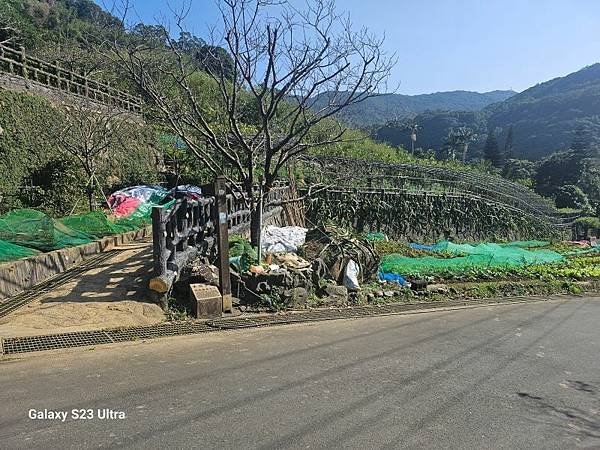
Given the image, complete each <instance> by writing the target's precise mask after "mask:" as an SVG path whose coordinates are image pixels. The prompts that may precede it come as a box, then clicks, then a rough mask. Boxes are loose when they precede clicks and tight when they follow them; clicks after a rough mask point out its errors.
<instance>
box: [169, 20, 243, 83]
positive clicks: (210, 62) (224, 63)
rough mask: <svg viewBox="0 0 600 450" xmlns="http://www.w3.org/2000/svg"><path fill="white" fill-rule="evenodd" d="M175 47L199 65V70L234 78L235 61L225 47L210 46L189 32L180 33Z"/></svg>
mask: <svg viewBox="0 0 600 450" xmlns="http://www.w3.org/2000/svg"><path fill="white" fill-rule="evenodd" d="M174 45H175V47H177V49H178V50H179V51H181V52H182V53H183V54H186V55H187V56H189V57H190V58H192V60H193V61H194V62H195V63H196V64H197V67H198V69H200V70H204V71H205V72H212V73H217V72H220V71H223V75H224V77H225V78H227V79H231V78H232V77H233V59H232V58H231V56H230V55H229V53H227V51H226V50H225V49H224V48H223V47H219V46H216V45H208V44H207V43H206V42H205V41H204V40H203V39H201V38H199V37H197V36H194V35H193V34H192V33H190V32H188V31H182V32H181V33H179V39H178V40H177V42H175V43H174Z"/></svg>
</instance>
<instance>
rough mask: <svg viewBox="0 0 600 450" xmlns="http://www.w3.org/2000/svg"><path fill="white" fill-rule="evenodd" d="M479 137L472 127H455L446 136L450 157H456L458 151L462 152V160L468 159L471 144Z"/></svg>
mask: <svg viewBox="0 0 600 450" xmlns="http://www.w3.org/2000/svg"><path fill="white" fill-rule="evenodd" d="M476 137H477V135H476V134H475V133H474V132H473V130H472V129H470V128H467V127H459V128H453V129H451V130H450V132H449V133H448V136H447V138H446V146H447V147H448V149H449V154H448V157H449V159H456V153H457V152H460V153H461V154H462V161H463V162H466V161H467V152H468V151H469V144H470V143H471V142H472V141H473V140H474V139H475V138H476Z"/></svg>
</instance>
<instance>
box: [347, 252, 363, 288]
mask: <svg viewBox="0 0 600 450" xmlns="http://www.w3.org/2000/svg"><path fill="white" fill-rule="evenodd" d="M359 274H360V266H359V265H358V263H357V262H356V261H354V260H353V259H351V260H350V261H348V264H346V270H345V271H344V286H346V287H347V288H348V289H349V290H351V291H358V290H360V284H359V283H358V275H359Z"/></svg>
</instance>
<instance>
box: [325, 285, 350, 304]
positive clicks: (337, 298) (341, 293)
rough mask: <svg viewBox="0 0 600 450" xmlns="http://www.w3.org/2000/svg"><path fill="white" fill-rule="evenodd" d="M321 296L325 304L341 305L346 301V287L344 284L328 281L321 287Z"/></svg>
mask: <svg viewBox="0 0 600 450" xmlns="http://www.w3.org/2000/svg"><path fill="white" fill-rule="evenodd" d="M321 297H322V299H323V301H324V303H326V304H327V303H330V304H335V305H343V304H345V303H347V302H348V289H347V288H346V286H338V285H337V284H334V283H328V284H326V285H325V286H324V287H323V288H322V289H321Z"/></svg>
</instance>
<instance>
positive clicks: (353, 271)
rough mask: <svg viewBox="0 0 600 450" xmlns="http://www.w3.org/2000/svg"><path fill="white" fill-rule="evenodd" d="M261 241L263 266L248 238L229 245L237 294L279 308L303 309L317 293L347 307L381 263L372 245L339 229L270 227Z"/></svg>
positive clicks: (236, 240) (251, 301)
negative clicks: (353, 293) (351, 296)
mask: <svg viewBox="0 0 600 450" xmlns="http://www.w3.org/2000/svg"><path fill="white" fill-rule="evenodd" d="M261 243H262V245H261V247H262V248H261V250H262V254H263V256H264V261H261V262H260V263H259V261H258V258H257V252H256V250H255V249H253V248H252V247H251V246H250V244H249V243H248V241H247V240H245V239H243V238H233V239H232V240H231V241H230V263H231V266H232V269H233V277H232V278H233V289H234V296H236V297H238V298H242V299H243V300H244V301H245V302H246V303H256V302H260V301H263V302H264V300H265V299H266V300H267V301H268V302H270V301H271V300H273V301H275V299H276V300H277V301H280V302H282V303H283V305H280V306H286V307H298V306H304V305H305V304H306V301H307V300H308V296H309V293H310V292H311V291H313V292H315V293H316V294H317V296H319V297H320V298H324V299H325V298H326V299H327V302H328V303H332V304H336V305H342V304H344V303H346V302H347V300H348V295H349V292H353V291H357V290H359V289H360V283H362V282H363V281H364V280H366V279H368V278H369V277H371V276H373V275H375V274H376V273H377V268H378V265H379V258H378V257H377V255H376V254H375V251H374V249H373V247H372V245H371V244H369V242H367V241H366V240H362V239H356V238H352V237H351V236H350V235H349V234H348V233H346V232H345V231H343V230H340V229H337V228H317V229H313V230H307V229H306V228H302V227H274V226H269V227H266V228H265V229H264V230H263V233H262V236H261ZM271 306H272V307H273V306H275V305H273V304H272V305H271Z"/></svg>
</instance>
